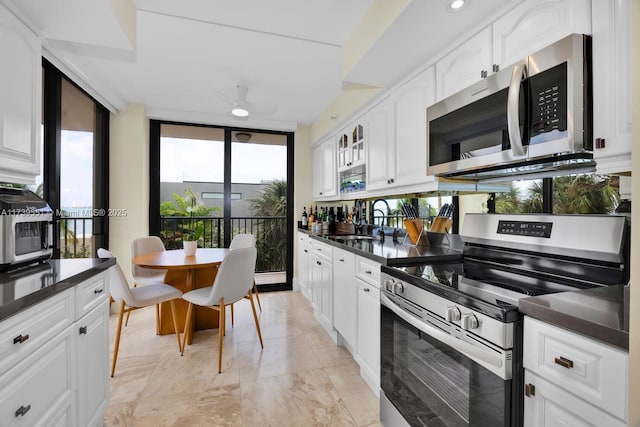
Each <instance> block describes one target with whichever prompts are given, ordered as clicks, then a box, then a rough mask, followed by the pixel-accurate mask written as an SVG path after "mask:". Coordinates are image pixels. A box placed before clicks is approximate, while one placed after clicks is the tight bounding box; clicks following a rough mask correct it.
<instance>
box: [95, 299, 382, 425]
mask: <svg viewBox="0 0 640 427" xmlns="http://www.w3.org/2000/svg"><path fill="white" fill-rule="evenodd" d="M260 297H261V302H262V309H263V311H262V313H260V312H259V318H260V326H261V328H262V334H263V339H264V349H263V350H261V349H260V344H259V341H258V337H257V334H256V330H255V326H254V324H253V319H252V316H251V307H250V305H249V301H246V300H245V301H242V302H240V303H238V304H236V307H235V314H236V319H235V322H236V324H235V327H234V328H233V329H232V328H231V327H230V324H231V322H230V321H227V334H226V336H225V342H224V354H223V366H222V369H223V372H222V374H218V373H217V354H218V331H217V330H210V331H199V332H197V333H196V334H195V336H194V341H193V345H191V346H187V348H186V349H185V354H184V356H182V357H180V353H179V351H178V343H177V341H176V338H175V335H164V336H157V335H155V333H154V324H155V320H154V316H155V310H154V308H153V307H150V308H146V309H143V310H138V311H136V312H133V313H132V314H131V319H130V320H129V326H127V327H126V328H123V333H122V338H121V342H120V354H119V356H118V366H117V369H116V375H115V377H114V378H112V379H111V401H110V405H109V407H108V408H107V411H106V413H105V419H104V421H105V422H104V425H105V426H154V427H158V426H176V427H177V426H180V427H183V426H242V427H246V426H278V427H280V426H381V424H379V417H378V412H379V407H378V399H377V398H376V397H375V395H374V394H373V393H372V392H371V390H370V389H369V388H368V387H367V385H366V384H365V383H364V381H363V380H362V378H361V377H360V375H359V367H358V365H357V364H356V363H355V361H354V360H353V358H352V356H351V354H350V353H349V352H348V351H347V350H346V349H345V348H343V347H336V346H335V345H334V344H333V342H332V341H331V340H330V339H329V337H328V335H327V334H326V332H325V331H324V330H323V329H322V327H321V326H320V325H319V323H318V322H317V321H316V319H315V317H314V316H313V312H312V308H311V306H310V304H309V303H308V301H307V300H306V299H305V298H304V296H303V295H301V294H300V293H299V292H271V293H263V294H260ZM116 324H117V315H115V314H112V315H111V321H110V326H111V331H112V333H111V337H112V342H111V346H112V347H113V337H115V335H114V333H113V332H114V331H115V327H116ZM111 351H112V352H113V349H112V350H111Z"/></svg>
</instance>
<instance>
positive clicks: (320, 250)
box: [309, 239, 333, 261]
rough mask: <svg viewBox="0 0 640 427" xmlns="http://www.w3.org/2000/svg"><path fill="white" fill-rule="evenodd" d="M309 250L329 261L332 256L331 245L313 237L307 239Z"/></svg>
mask: <svg viewBox="0 0 640 427" xmlns="http://www.w3.org/2000/svg"><path fill="white" fill-rule="evenodd" d="M309 251H310V252H312V253H314V254H316V255H318V256H319V257H322V258H325V259H326V260H328V261H331V259H332V257H333V248H332V247H331V246H329V245H325V244H324V243H320V242H318V241H317V240H314V239H309Z"/></svg>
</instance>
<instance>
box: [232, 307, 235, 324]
mask: <svg viewBox="0 0 640 427" xmlns="http://www.w3.org/2000/svg"><path fill="white" fill-rule="evenodd" d="M233 318H234V315H233V304H231V327H232V328H233V327H234V326H235V323H234V320H233Z"/></svg>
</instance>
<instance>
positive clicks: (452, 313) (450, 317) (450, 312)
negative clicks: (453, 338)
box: [446, 305, 462, 322]
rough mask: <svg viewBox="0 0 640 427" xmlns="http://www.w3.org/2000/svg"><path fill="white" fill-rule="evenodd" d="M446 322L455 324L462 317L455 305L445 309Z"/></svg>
mask: <svg viewBox="0 0 640 427" xmlns="http://www.w3.org/2000/svg"><path fill="white" fill-rule="evenodd" d="M446 317H447V321H449V322H457V321H458V320H460V317H462V315H461V314H460V310H459V309H458V307H456V306H455V305H450V306H448V307H447V316H446Z"/></svg>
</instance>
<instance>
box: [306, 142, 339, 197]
mask: <svg viewBox="0 0 640 427" xmlns="http://www.w3.org/2000/svg"><path fill="white" fill-rule="evenodd" d="M335 147H336V144H335V139H334V137H331V138H329V139H327V140H325V141H324V142H322V143H321V144H319V145H317V146H316V147H315V148H314V149H313V153H312V167H313V198H314V199H326V198H331V197H335V196H336V195H337V194H338V192H337V178H338V177H337V174H336V151H335V150H336V148H335Z"/></svg>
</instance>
